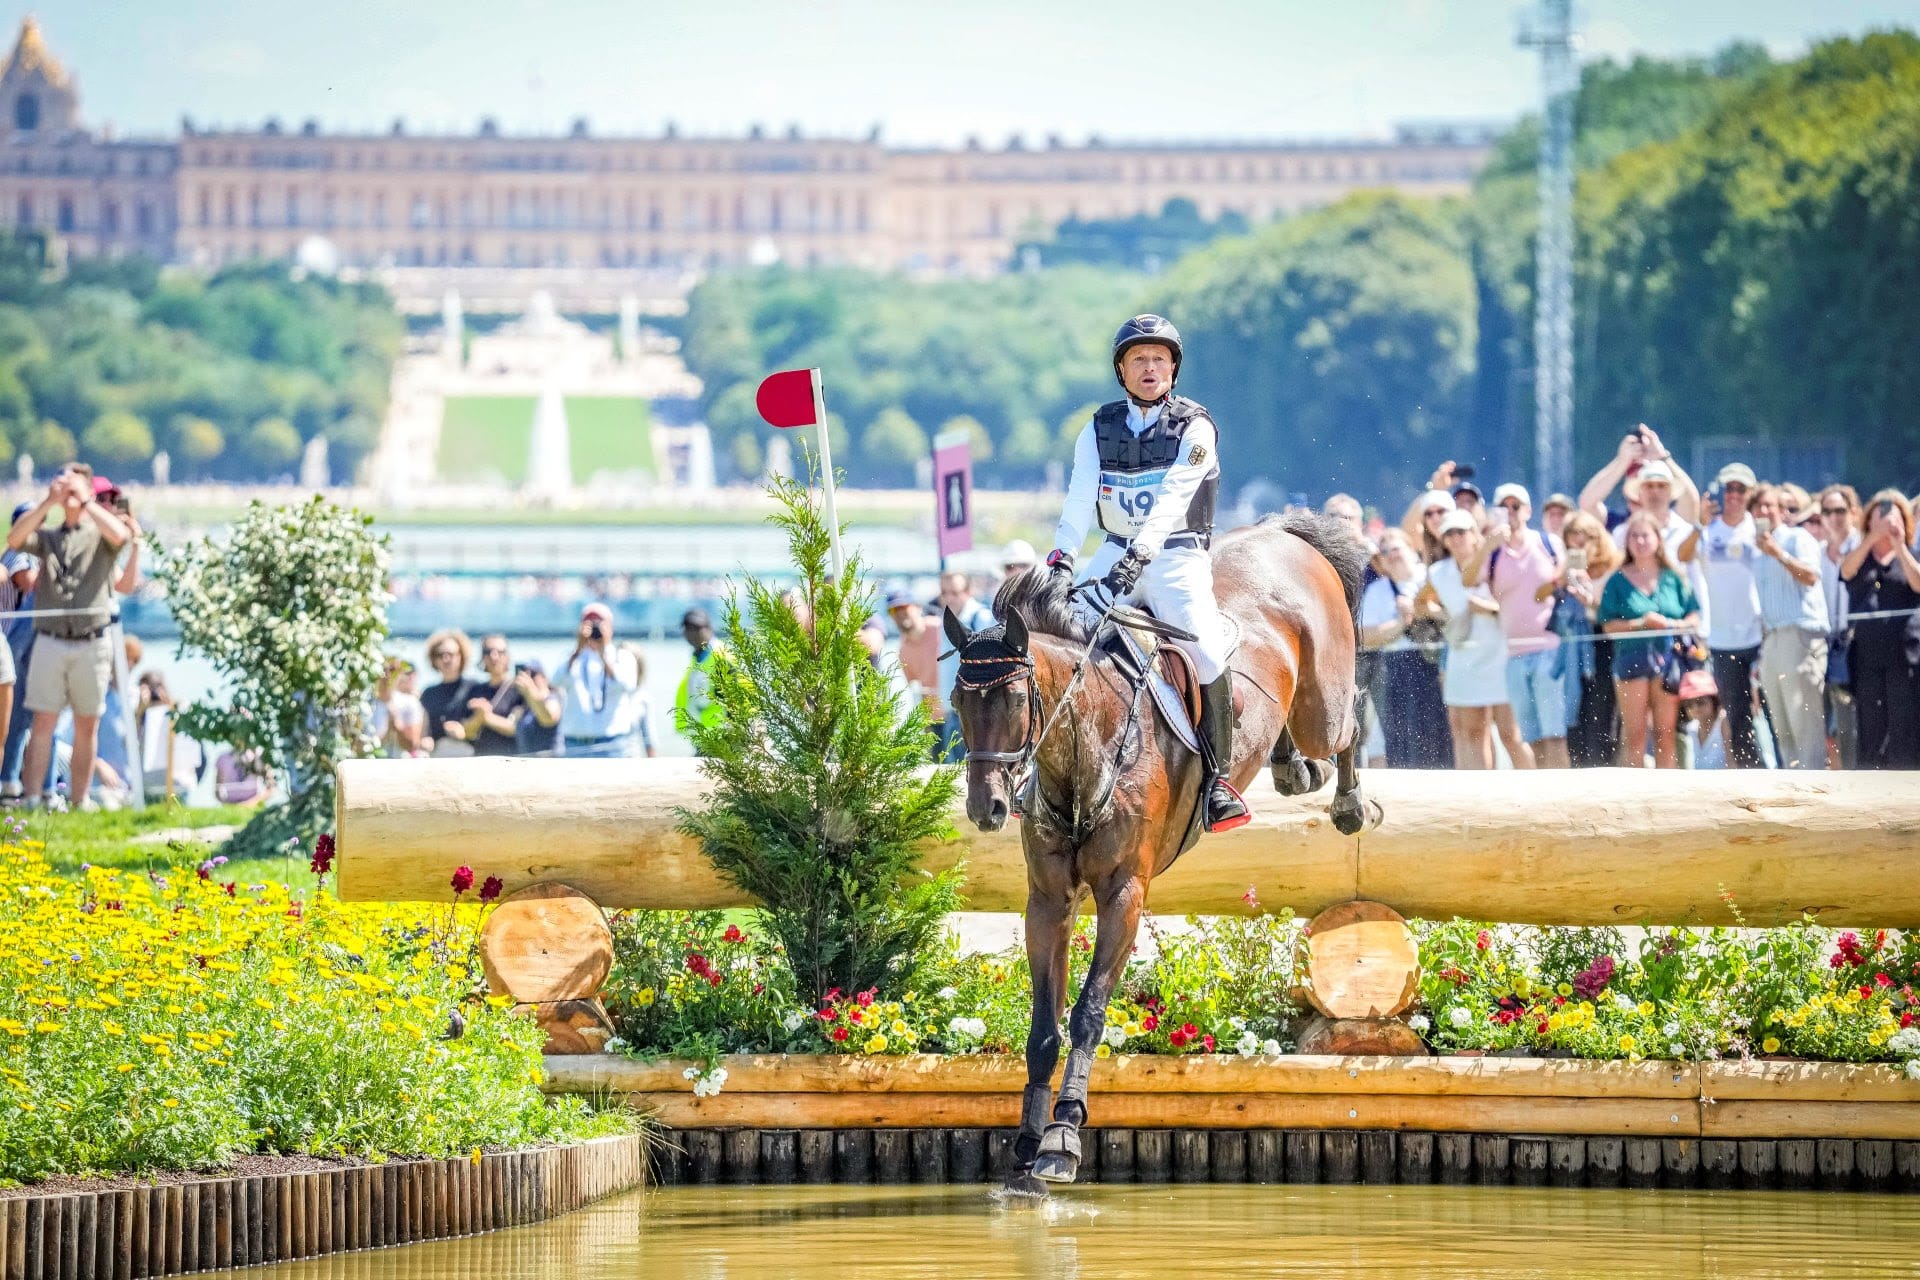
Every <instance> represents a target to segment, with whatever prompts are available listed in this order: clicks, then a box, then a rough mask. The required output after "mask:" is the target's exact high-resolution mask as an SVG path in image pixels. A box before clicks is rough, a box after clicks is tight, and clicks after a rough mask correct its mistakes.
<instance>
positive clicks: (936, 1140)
mask: <svg viewBox="0 0 1920 1280" xmlns="http://www.w3.org/2000/svg"><path fill="white" fill-rule="evenodd" d="M907 1147H908V1151H909V1154H910V1157H911V1159H912V1161H913V1180H914V1181H915V1182H923V1183H933V1184H944V1183H945V1182H946V1180H947V1131H946V1130H945V1129H910V1130H908V1131H907Z"/></svg>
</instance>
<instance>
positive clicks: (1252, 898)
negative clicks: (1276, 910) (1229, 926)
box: [1240, 885, 1260, 907]
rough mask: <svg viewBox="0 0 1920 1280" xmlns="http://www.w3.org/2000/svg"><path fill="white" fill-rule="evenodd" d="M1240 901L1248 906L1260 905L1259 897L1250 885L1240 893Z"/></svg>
mask: <svg viewBox="0 0 1920 1280" xmlns="http://www.w3.org/2000/svg"><path fill="white" fill-rule="evenodd" d="M1240 901H1242V902H1244V903H1246V904H1247V905H1248V906H1249V907H1258V906H1259V905H1260V897H1259V895H1258V894H1256V893H1254V891H1253V886H1252V885H1248V886H1247V891H1246V892H1245V893H1243V894H1241V895H1240Z"/></svg>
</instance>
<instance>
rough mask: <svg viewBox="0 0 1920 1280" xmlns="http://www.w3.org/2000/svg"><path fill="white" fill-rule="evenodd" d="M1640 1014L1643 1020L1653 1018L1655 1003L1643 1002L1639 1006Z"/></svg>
mask: <svg viewBox="0 0 1920 1280" xmlns="http://www.w3.org/2000/svg"><path fill="white" fill-rule="evenodd" d="M1639 1013H1640V1016H1641V1017H1643V1018H1651V1017H1652V1016H1653V1001H1651V1000H1642V1001H1641V1002H1640V1004H1639Z"/></svg>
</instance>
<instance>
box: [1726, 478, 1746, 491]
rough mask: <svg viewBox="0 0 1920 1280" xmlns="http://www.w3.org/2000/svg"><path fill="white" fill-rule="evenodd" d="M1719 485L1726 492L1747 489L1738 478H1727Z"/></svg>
mask: <svg viewBox="0 0 1920 1280" xmlns="http://www.w3.org/2000/svg"><path fill="white" fill-rule="evenodd" d="M1720 487H1721V488H1722V489H1723V490H1725V491H1726V492H1728V493H1745V492H1746V491H1747V486H1745V485H1743V484H1741V483H1740V482H1739V481H1738V480H1729V481H1727V482H1726V483H1725V484H1723V485H1721V486H1720Z"/></svg>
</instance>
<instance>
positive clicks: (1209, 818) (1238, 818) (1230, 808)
mask: <svg viewBox="0 0 1920 1280" xmlns="http://www.w3.org/2000/svg"><path fill="white" fill-rule="evenodd" d="M1220 791H1225V792H1226V793H1227V794H1226V796H1221V795H1220V794H1219V793H1220ZM1229 797H1230V798H1229ZM1216 804H1217V805H1218V807H1219V810H1221V811H1220V812H1218V816H1216ZM1206 806H1207V815H1206V822H1205V826H1206V828H1207V831H1208V832H1209V833H1212V832H1215V831H1231V830H1233V829H1234V828H1235V827H1244V826H1246V825H1247V824H1248V823H1249V822H1252V821H1253V810H1252V808H1251V807H1249V806H1248V804H1247V801H1246V797H1244V796H1242V795H1241V794H1240V793H1239V792H1238V791H1236V790H1234V787H1233V784H1232V783H1231V782H1228V781H1227V780H1226V779H1225V778H1215V779H1214V780H1213V781H1212V782H1211V783H1209V784H1208V786H1207V795H1206Z"/></svg>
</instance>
